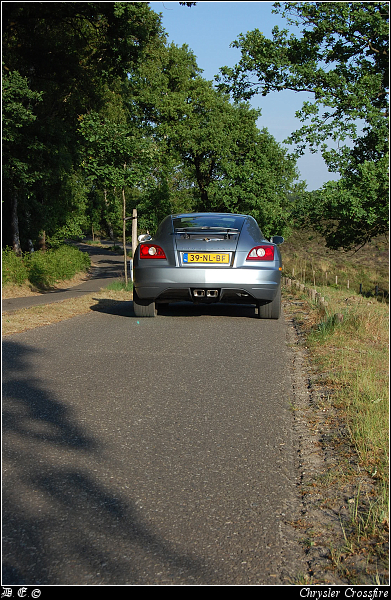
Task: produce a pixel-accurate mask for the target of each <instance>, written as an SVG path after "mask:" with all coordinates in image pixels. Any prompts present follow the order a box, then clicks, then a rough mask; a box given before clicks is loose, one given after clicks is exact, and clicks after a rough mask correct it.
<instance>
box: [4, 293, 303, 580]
mask: <svg viewBox="0 0 391 600" xmlns="http://www.w3.org/2000/svg"><path fill="white" fill-rule="evenodd" d="M286 336H287V324H286V323H285V322H284V319H283V318H282V319H280V320H279V321H264V320H258V319H257V318H256V317H255V312H254V309H252V308H250V307H242V308H241V307H223V306H217V305H214V306H211V307H209V308H208V307H206V308H198V307H193V306H191V305H186V304H182V305H177V306H176V307H174V308H170V309H167V310H166V311H165V312H164V313H163V314H161V315H159V316H158V317H157V318H155V319H137V318H136V317H135V316H134V313H133V309H132V302H124V303H121V304H119V305H118V306H117V308H116V309H115V310H113V312H112V313H109V312H107V309H103V308H102V309H101V307H100V305H99V303H98V302H97V306H96V310H95V311H93V312H92V313H90V314H88V315H83V316H79V317H75V318H73V319H69V320H67V321H63V322H60V323H57V324H53V325H49V326H45V327H40V328H38V329H34V330H30V331H27V332H24V333H21V334H15V335H11V336H7V337H6V338H4V340H3V411H4V412H3V536H4V542H3V578H2V584H3V585H11V584H14V585H21V584H23V585H28V584H31V585H44V584H52V585H207V586H210V585H218V586H222V585H224V586H226V585H266V584H271V585H277V584H285V585H288V584H289V583H290V582H291V581H292V579H293V580H294V578H295V577H297V576H298V575H299V574H300V572H303V570H304V569H303V566H302V565H303V560H304V557H303V556H302V554H301V549H300V545H299V543H298V539H297V537H296V535H297V534H296V532H295V530H294V529H293V528H292V527H291V525H290V524H289V523H291V522H292V521H294V520H296V519H297V518H298V513H299V509H300V501H299V498H298V494H299V492H298V486H297V484H298V470H297V465H296V464H295V461H296V452H297V450H296V440H295V434H294V433H293V428H292V419H293V417H292V411H291V406H290V401H291V398H292V382H291V379H290V371H289V364H290V352H291V350H290V349H289V348H288V346H287V343H286Z"/></svg>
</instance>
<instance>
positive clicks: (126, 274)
mask: <svg viewBox="0 0 391 600" xmlns="http://www.w3.org/2000/svg"><path fill="white" fill-rule="evenodd" d="M122 245H123V247H124V269H125V286H127V285H128V265H127V262H128V260H127V256H126V198H125V189H124V188H122Z"/></svg>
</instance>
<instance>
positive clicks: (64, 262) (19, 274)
mask: <svg viewBox="0 0 391 600" xmlns="http://www.w3.org/2000/svg"><path fill="white" fill-rule="evenodd" d="M90 264H91V262H90V257H89V256H88V254H86V253H85V252H81V251H80V250H78V249H77V248H74V247H73V246H60V247H59V248H56V249H53V250H48V251H47V252H34V253H33V254H24V255H23V256H16V255H15V254H14V252H13V251H12V249H10V248H7V249H5V250H3V284H6V283H17V284H18V285H21V284H22V283H24V282H26V280H28V281H30V283H32V284H33V285H35V286H37V287H50V286H52V285H54V284H55V283H56V282H57V281H64V280H66V279H71V278H72V277H73V276H74V275H76V274H77V273H80V272H81V271H87V269H88V268H89V266H90Z"/></svg>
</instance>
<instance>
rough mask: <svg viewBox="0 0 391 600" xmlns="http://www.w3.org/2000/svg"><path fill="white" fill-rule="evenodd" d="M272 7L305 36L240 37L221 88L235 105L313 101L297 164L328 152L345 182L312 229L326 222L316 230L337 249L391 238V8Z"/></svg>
mask: <svg viewBox="0 0 391 600" xmlns="http://www.w3.org/2000/svg"><path fill="white" fill-rule="evenodd" d="M274 7H275V10H274V12H277V13H278V12H281V13H282V16H284V17H286V18H287V19H288V22H289V24H290V25H291V26H292V27H300V31H299V33H298V34H297V35H295V34H290V33H289V32H288V30H286V29H283V30H280V29H279V28H278V27H275V28H274V29H273V39H272V40H270V39H267V38H266V37H265V36H264V35H263V34H262V33H261V32H260V31H259V30H258V29H255V30H254V31H251V32H248V33H247V34H245V35H243V34H242V35H240V36H239V37H238V40H236V41H235V42H233V44H232V45H233V46H235V47H237V48H240V49H241V52H242V57H241V60H240V62H239V63H238V65H236V66H235V67H234V68H232V69H230V68H228V67H224V68H223V69H221V73H222V80H220V88H221V89H224V90H229V91H230V92H231V93H232V94H233V96H234V97H235V98H236V99H237V100H238V99H242V98H244V99H249V98H250V97H251V96H252V95H253V94H255V93H261V94H262V95H267V94H268V93H269V92H272V91H281V90H288V89H289V90H294V91H297V92H299V91H303V92H306V93H309V94H312V97H313V100H312V101H306V102H304V104H303V107H302V109H301V110H300V111H298V113H297V115H296V116H297V117H298V118H299V119H300V121H301V122H302V123H304V124H303V126H302V127H301V128H300V129H298V130H297V131H295V132H293V133H292V134H291V136H290V138H289V139H288V140H287V141H289V142H291V143H293V144H295V145H296V152H297V154H303V152H304V150H305V148H307V147H308V148H309V149H310V150H311V151H313V152H316V151H318V149H320V151H321V153H322V156H323V158H324V159H325V161H326V163H327V165H328V167H329V170H330V171H335V172H339V173H340V175H341V180H340V181H339V182H338V183H337V184H327V185H326V186H325V187H324V189H323V191H322V193H321V194H319V195H317V196H316V198H317V199H319V200H320V205H319V206H317V207H316V206H314V205H313V204H311V213H309V214H312V215H313V219H311V223H312V225H313V226H315V225H316V222H317V215H318V214H321V215H322V224H321V227H319V229H318V230H319V231H322V232H323V233H324V234H325V235H326V236H327V240H328V243H329V244H330V247H333V248H335V247H338V246H342V247H345V248H349V247H351V246H352V245H356V244H359V243H365V242H367V241H368V240H370V239H371V238H372V237H373V235H377V234H380V233H382V232H383V231H386V230H387V229H388V192H387V188H388V182H387V180H386V176H387V172H388V122H387V116H388V55H389V52H388V45H389V31H388V18H389V17H388V15H389V5H388V3H386V2H285V3H280V2H277V3H275V4H274ZM360 128H361V132H359V129H360ZM347 141H348V143H346V142H347ZM330 145H331V149H330V147H329V146H330ZM333 145H334V146H337V149H333ZM313 198H314V197H312V199H313ZM336 221H337V223H336Z"/></svg>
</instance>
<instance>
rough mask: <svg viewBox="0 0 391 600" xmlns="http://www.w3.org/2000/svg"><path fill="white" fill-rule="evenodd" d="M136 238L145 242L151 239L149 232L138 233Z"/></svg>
mask: <svg viewBox="0 0 391 600" xmlns="http://www.w3.org/2000/svg"><path fill="white" fill-rule="evenodd" d="M137 239H138V241H139V242H147V241H148V240H151V239H152V236H151V235H149V233H143V234H142V235H139V236H138V238H137Z"/></svg>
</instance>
